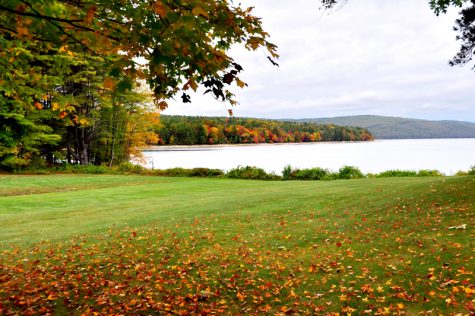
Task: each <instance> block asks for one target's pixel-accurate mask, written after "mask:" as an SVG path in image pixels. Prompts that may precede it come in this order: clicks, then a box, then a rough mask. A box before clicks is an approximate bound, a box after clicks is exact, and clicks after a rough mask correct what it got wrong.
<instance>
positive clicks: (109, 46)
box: [0, 0, 278, 164]
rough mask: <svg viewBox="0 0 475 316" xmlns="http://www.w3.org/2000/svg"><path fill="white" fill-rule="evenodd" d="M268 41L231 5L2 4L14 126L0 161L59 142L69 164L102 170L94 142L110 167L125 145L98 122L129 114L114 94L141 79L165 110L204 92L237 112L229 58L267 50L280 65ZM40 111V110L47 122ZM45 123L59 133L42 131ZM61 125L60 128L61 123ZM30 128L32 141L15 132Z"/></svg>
mask: <svg viewBox="0 0 475 316" xmlns="http://www.w3.org/2000/svg"><path fill="white" fill-rule="evenodd" d="M268 37H269V35H268V34H267V33H266V32H264V30H263V29H262V25H261V20H260V19H259V18H258V17H256V16H254V15H253V14H252V8H242V7H241V6H240V5H234V4H232V3H228V2H227V1H224V0H200V1H197V0H178V1H177V0H163V1H159V0H155V1H138V0H126V1H110V0H95V1H83V0H78V1H67V0H35V1H32V0H10V1H3V2H1V3H0V47H1V51H0V105H1V111H0V116H1V117H4V118H5V119H4V120H2V122H1V123H2V130H3V129H5V128H6V127H7V124H9V125H8V126H10V127H9V129H8V132H6V133H4V134H2V135H0V136H1V137H0V140H2V144H1V147H0V148H1V151H0V160H2V159H6V158H5V157H7V156H8V157H10V158H8V159H10V161H13V160H15V159H17V158H19V157H20V156H19V155H20V154H19V153H20V152H21V151H22V150H20V149H22V148H23V149H24V148H30V150H29V151H30V154H31V152H40V151H41V150H40V149H41V148H42V146H45V145H47V144H48V143H50V144H53V143H54V142H56V143H57V142H58V136H59V137H62V144H63V145H64V146H66V147H67V159H68V160H69V161H77V162H80V163H82V164H87V163H90V162H91V159H93V157H92V156H95V158H94V159H96V160H95V162H96V163H97V162H98V161H103V160H105V158H104V157H105V156H104V153H103V152H102V153H101V154H100V155H99V156H97V155H95V154H92V153H91V144H99V143H101V142H104V141H105V142H106V143H107V144H109V145H111V146H112V147H113V149H111V148H109V153H110V155H109V160H110V161H115V160H117V159H116V158H117V157H118V156H117V155H116V154H114V152H115V150H116V149H117V148H118V147H116V146H115V145H112V144H116V138H115V137H116V136H117V135H118V134H117V131H118V129H119V128H118V127H117V126H115V127H113V124H112V125H110V126H109V127H110V128H111V130H110V133H109V134H107V133H105V132H104V131H105V130H106V129H107V128H104V126H98V124H102V123H103V122H104V121H105V120H104V119H103V118H101V115H105V114H106V113H108V115H111V117H114V115H118V114H119V113H124V111H122V110H123V109H119V108H118V107H117V104H124V103H123V102H122V103H121V102H119V103H114V101H113V100H112V99H111V98H110V95H112V94H113V95H117V94H116V91H119V92H120V93H122V92H126V91H127V90H128V91H132V88H133V86H134V84H135V82H136V81H137V80H143V81H145V82H146V83H147V84H148V86H149V87H150V89H151V91H152V93H153V95H154V100H155V104H156V106H157V107H158V108H160V109H163V108H165V107H167V103H166V100H167V99H169V98H171V97H174V96H176V95H179V96H181V98H182V100H183V102H190V95H189V91H190V90H195V91H196V90H197V88H198V86H199V85H202V86H203V87H204V88H205V93H209V94H211V95H213V96H214V97H215V98H217V99H219V100H222V101H229V102H230V103H231V104H232V105H234V104H235V103H236V102H235V101H234V100H233V93H232V92H231V91H230V90H229V88H228V87H229V86H230V85H231V84H233V83H234V84H236V85H237V86H239V87H244V86H245V83H244V82H242V81H241V80H240V79H239V78H238V75H239V73H240V72H241V71H242V67H241V66H240V65H239V64H238V63H237V62H236V61H234V59H233V58H232V57H231V56H229V55H228V53H227V51H228V50H229V49H230V48H231V46H233V45H235V44H238V45H242V46H244V47H246V48H247V49H249V50H256V49H258V48H260V47H263V48H265V49H266V50H267V52H268V55H269V56H268V57H269V58H270V59H275V58H277V57H278V56H277V54H276V51H275V49H276V47H275V46H274V45H273V44H272V43H270V42H269V41H268ZM106 108H109V109H110V111H109V110H104V109H106ZM35 111H42V112H41V113H42V114H41V116H42V117H43V118H42V119H41V120H42V121H41V122H40V121H39V120H38V118H37V116H38V115H36V114H35ZM143 114H144V115H146V116H150V115H149V114H147V113H145V112H143ZM45 117H47V118H48V119H49V120H50V125H51V126H53V127H55V128H52V127H51V126H50V125H48V124H46V125H44V128H43V127H41V126H43V125H41V124H40V123H42V122H43V121H45ZM132 117H133V116H129V118H132ZM7 118H8V122H7V121H6V119H7ZM58 118H59V119H61V120H63V122H62V123H58V122H56V120H57V119H58ZM4 124H5V125H4ZM3 125H4V126H3ZM126 125H127V124H126ZM126 125H122V126H126ZM27 126H29V127H28V132H27V133H26V132H21V133H16V132H15V133H13V132H10V131H12V130H22V129H23V130H25V128H26V127H27ZM48 126H49V127H48ZM58 126H64V127H65V128H64V129H63V130H61V128H59V129H56V127H58ZM4 127H5V128H4ZM33 127H34V128H33ZM47 127H48V128H47ZM99 127H100V128H99ZM33 130H35V131H38V133H39V134H38V137H37V138H36V139H38V140H41V139H43V142H41V141H35V142H33V141H30V142H29V143H30V144H32V146H33V147H31V146H26V145H25V144H26V142H25V139H24V138H22V136H21V135H27V134H32V131H33ZM122 130H124V129H122ZM125 130H127V129H125ZM132 130H135V129H134V128H132V129H130V131H132ZM99 134H100V135H101V137H102V138H101V140H100V141H99V140H98V139H97V137H99ZM104 135H106V136H107V135H108V136H110V137H111V139H110V140H105V139H104V137H105V136H104ZM40 136H41V137H40ZM131 136H132V135H127V137H129V140H130V139H133V138H134V137H131ZM128 143H129V144H132V143H136V141H133V142H128ZM127 151H129V150H127ZM96 153H97V151H96ZM121 155H122V154H121ZM23 156H25V155H23ZM125 156H127V155H125ZM99 157H102V158H99ZM13 158H15V159H13ZM12 159H13V160H12ZM26 161H27V160H25V161H24V162H26Z"/></svg>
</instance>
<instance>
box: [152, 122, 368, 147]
mask: <svg viewBox="0 0 475 316" xmlns="http://www.w3.org/2000/svg"><path fill="white" fill-rule="evenodd" d="M156 133H157V134H158V135H159V141H158V144H159V145H202V144H251V143H254V144H259V143H300V142H320V141H321V142H325V141H369V140H373V136H372V135H371V133H370V132H369V131H368V130H367V129H364V128H359V127H348V126H336V125H333V124H315V123H308V122H304V123H299V122H290V121H277V120H265V119H256V118H238V117H196V116H168V115H162V116H161V117H160V126H159V128H158V129H157V130H156Z"/></svg>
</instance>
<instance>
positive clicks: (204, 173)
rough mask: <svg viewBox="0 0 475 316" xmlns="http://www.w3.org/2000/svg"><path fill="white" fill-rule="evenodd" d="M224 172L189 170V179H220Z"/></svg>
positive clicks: (216, 170)
mask: <svg viewBox="0 0 475 316" xmlns="http://www.w3.org/2000/svg"><path fill="white" fill-rule="evenodd" d="M223 175H224V172H223V171H222V170H220V169H208V168H193V169H191V170H190V173H189V176H190V177H220V176H223Z"/></svg>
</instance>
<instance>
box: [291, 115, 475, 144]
mask: <svg viewBox="0 0 475 316" xmlns="http://www.w3.org/2000/svg"><path fill="white" fill-rule="evenodd" d="M297 121H301V122H302V121H305V122H312V123H320V124H326V123H331V124H336V125H343V126H358V127H363V128H367V129H368V130H369V132H370V133H371V134H372V135H373V136H374V137H375V138H376V139H404V138H475V123H469V122H460V121H427V120H417V119H409V118H401V117H388V116H377V115H357V116H341V117H330V118H316V119H301V120H297Z"/></svg>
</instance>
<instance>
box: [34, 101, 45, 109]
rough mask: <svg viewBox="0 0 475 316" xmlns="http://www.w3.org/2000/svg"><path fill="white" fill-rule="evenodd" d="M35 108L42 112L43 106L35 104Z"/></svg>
mask: <svg viewBox="0 0 475 316" xmlns="http://www.w3.org/2000/svg"><path fill="white" fill-rule="evenodd" d="M35 108H37V109H38V110H42V109H43V104H41V103H40V102H35Z"/></svg>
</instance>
